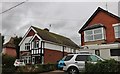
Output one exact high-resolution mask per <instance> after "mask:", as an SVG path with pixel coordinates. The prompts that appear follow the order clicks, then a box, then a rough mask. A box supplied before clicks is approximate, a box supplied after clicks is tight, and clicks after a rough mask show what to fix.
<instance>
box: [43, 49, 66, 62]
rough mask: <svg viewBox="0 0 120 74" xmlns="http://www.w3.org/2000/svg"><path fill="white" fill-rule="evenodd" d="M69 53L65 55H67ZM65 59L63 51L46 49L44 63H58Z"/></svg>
mask: <svg viewBox="0 0 120 74" xmlns="http://www.w3.org/2000/svg"><path fill="white" fill-rule="evenodd" d="M66 54H67V53H65V55H66ZM61 58H63V53H62V52H61V51H56V50H51V49H45V50H44V63H56V62H57V61H58V60H60V59H61Z"/></svg>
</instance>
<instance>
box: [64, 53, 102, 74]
mask: <svg viewBox="0 0 120 74" xmlns="http://www.w3.org/2000/svg"><path fill="white" fill-rule="evenodd" d="M97 61H104V60H103V59H102V58H101V57H99V56H97V55H95V54H90V53H83V54H82V53H80V54H68V55H67V56H65V58H64V66H63V70H64V71H66V72H67V73H68V74H79V72H80V71H83V70H84V69H85V62H91V63H97Z"/></svg>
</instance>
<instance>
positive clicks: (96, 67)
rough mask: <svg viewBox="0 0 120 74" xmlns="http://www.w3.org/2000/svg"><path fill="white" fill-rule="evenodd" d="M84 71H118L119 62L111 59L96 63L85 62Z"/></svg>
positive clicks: (119, 69) (119, 67) (119, 70)
mask: <svg viewBox="0 0 120 74" xmlns="http://www.w3.org/2000/svg"><path fill="white" fill-rule="evenodd" d="M85 72H120V62H117V61H115V60H113V59H111V60H105V61H99V62H98V63H96V64H92V63H86V64H85Z"/></svg>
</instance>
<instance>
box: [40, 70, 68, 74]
mask: <svg viewBox="0 0 120 74" xmlns="http://www.w3.org/2000/svg"><path fill="white" fill-rule="evenodd" d="M40 74H66V73H65V72H64V71H61V70H55V71H51V72H46V73H40Z"/></svg>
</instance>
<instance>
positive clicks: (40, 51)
mask: <svg viewBox="0 0 120 74" xmlns="http://www.w3.org/2000/svg"><path fill="white" fill-rule="evenodd" d="M19 46H20V58H22V59H24V60H25V63H26V64H29V63H32V64H37V63H40V64H43V63H56V62H57V61H58V60H60V59H61V58H62V57H63V56H65V55H66V54H67V53H74V52H76V50H77V49H79V46H78V45H76V44H75V43H74V42H73V41H72V40H70V39H69V38H67V37H64V36H61V35H58V34H55V33H52V32H49V30H48V29H47V28H45V29H40V28H37V27H34V26H31V27H30V28H29V29H28V31H27V32H26V34H25V35H24V37H23V39H22V41H21V42H20V44H19Z"/></svg>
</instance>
